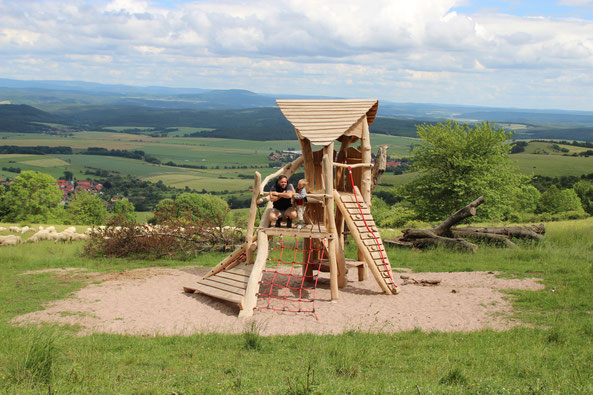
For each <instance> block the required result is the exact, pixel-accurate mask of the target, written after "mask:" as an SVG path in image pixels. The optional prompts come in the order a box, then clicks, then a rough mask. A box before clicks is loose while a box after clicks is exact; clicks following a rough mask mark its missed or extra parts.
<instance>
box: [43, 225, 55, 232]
mask: <svg viewBox="0 0 593 395" xmlns="http://www.w3.org/2000/svg"><path fill="white" fill-rule="evenodd" d="M45 230H47V231H48V232H50V233H54V232H55V231H56V227H55V226H48V227H47V228H45Z"/></svg>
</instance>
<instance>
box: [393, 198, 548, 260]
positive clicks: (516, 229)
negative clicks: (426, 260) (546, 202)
mask: <svg viewBox="0 0 593 395" xmlns="http://www.w3.org/2000/svg"><path fill="white" fill-rule="evenodd" d="M482 203H484V197H483V196H480V197H479V198H478V199H476V200H474V201H473V202H471V203H470V204H468V205H467V206H465V207H463V208H462V209H460V210H457V212H455V214H453V215H451V216H450V217H449V218H447V219H446V220H444V221H443V222H442V223H440V224H439V225H437V226H435V227H433V228H429V229H414V228H410V229H404V230H403V231H402V233H403V234H402V235H401V236H398V237H396V238H395V239H391V240H389V239H386V240H384V242H385V243H386V244H389V245H393V246H397V247H408V248H410V247H413V248H418V249H425V248H429V247H435V246H443V247H446V248H452V249H457V250H460V251H467V252H476V251H477V250H478V246H477V245H475V244H473V243H470V242H469V241H467V240H465V239H471V240H476V241H482V242H484V241H485V242H488V243H494V244H497V245H500V246H503V247H508V248H517V245H516V244H515V243H513V242H512V241H511V238H513V237H514V238H519V239H533V240H540V239H541V238H542V237H543V236H542V235H543V234H544V233H546V229H545V227H544V224H540V225H525V226H484V227H477V226H475V227H474V226H466V227H462V228H452V226H453V225H455V224H458V223H459V222H460V221H462V220H463V219H465V218H468V217H471V216H474V215H476V207H478V206H479V205H480V204H482Z"/></svg>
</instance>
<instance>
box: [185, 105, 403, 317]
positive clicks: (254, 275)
mask: <svg viewBox="0 0 593 395" xmlns="http://www.w3.org/2000/svg"><path fill="white" fill-rule="evenodd" d="M276 102H277V103H278V106H279V107H280V110H281V111H282V113H283V114H284V116H285V117H286V118H287V119H288V120H289V121H290V122H291V123H292V125H293V126H294V128H295V131H296V135H297V137H298V140H299V143H300V145H301V150H302V155H301V156H300V157H299V158H297V159H296V160H294V161H293V162H292V163H289V164H287V165H286V166H284V167H283V168H281V169H279V170H278V171H276V172H275V173H273V174H270V175H269V176H267V177H266V178H265V179H264V180H263V181H261V176H260V174H259V173H258V172H256V173H255V182H254V187H253V196H252V200H251V209H250V216H249V221H248V225H247V230H246V240H245V244H243V245H242V246H241V248H239V249H238V250H236V251H234V252H233V253H232V254H230V255H229V256H228V257H226V258H225V259H224V260H223V261H222V262H220V263H219V264H218V265H217V266H216V267H214V268H213V269H212V270H211V271H210V272H209V273H208V274H207V275H206V276H204V278H203V279H201V280H200V281H198V283H197V284H196V285H194V286H192V287H184V290H185V291H186V292H200V293H203V294H206V295H209V296H211V297H214V298H219V299H223V300H226V301H229V302H232V303H236V304H237V305H238V306H239V308H240V312H239V316H240V317H249V316H251V315H252V314H253V311H254V309H256V305H257V298H258V295H261V294H260V290H259V289H260V285H262V274H263V272H264V271H266V264H267V263H268V265H269V251H270V245H271V243H270V241H272V240H274V238H280V239H281V240H282V245H284V244H283V243H284V241H283V240H284V238H285V237H291V238H294V239H295V240H297V241H296V243H297V244H299V242H300V246H301V249H298V248H297V249H293V250H294V251H295V256H296V253H297V252H298V251H302V256H303V263H306V265H305V264H303V265H302V270H301V273H302V274H301V275H300V276H296V275H292V276H293V277H298V279H299V281H300V280H301V279H302V282H301V284H305V283H307V282H312V281H313V280H315V285H316V281H317V277H316V275H315V273H313V271H315V270H321V271H324V270H325V271H329V273H330V275H329V277H330V290H331V299H332V300H336V299H338V297H339V289H340V288H343V287H345V286H346V273H347V270H348V268H356V269H357V270H358V279H359V281H360V280H363V279H365V276H366V270H367V269H368V270H370V271H371V273H372V275H373V277H374V278H375V280H376V281H377V283H378V284H379V286H380V287H381V289H382V291H383V292H384V293H385V294H387V295H392V294H397V293H398V288H397V286H396V284H395V282H394V281H393V276H392V273H391V265H390V263H389V260H388V258H387V254H386V253H385V249H384V246H383V241H382V240H381V237H380V235H379V232H378V230H377V228H376V225H375V223H374V221H373V217H372V215H371V211H370V201H371V188H372V187H371V183H372V179H371V168H372V163H371V143H370V138H369V125H370V124H371V123H372V122H373V121H374V119H375V115H376V113H377V107H378V104H379V103H378V100H277V101H276ZM336 141H337V142H339V143H340V146H339V150H337V151H336V148H335V145H336ZM358 142H359V143H360V144H359V146H358V147H356V146H354V143H358ZM314 146H317V149H318V150H314V149H315V147H314ZM319 148H321V149H319ZM301 166H303V167H304V172H305V178H306V179H307V180H308V182H309V185H308V187H307V192H308V200H309V203H308V204H307V208H306V212H305V220H306V225H305V227H303V228H302V229H295V228H292V229H287V228H285V227H281V228H277V227H274V228H271V227H270V224H269V218H268V213H269V211H270V210H271V208H272V204H271V203H268V207H267V208H266V210H265V212H264V213H263V215H262V216H261V221H260V223H259V226H258V227H256V226H255V221H256V216H257V212H258V206H257V201H258V199H259V198H260V197H261V196H265V195H266V194H267V193H266V192H264V190H263V188H264V186H265V185H267V183H268V182H269V181H270V180H275V179H276V178H277V177H278V176H279V175H282V174H283V175H285V176H287V177H290V176H291V175H293V174H294V173H295V172H296V171H297V170H298V169H299V168H300V167H301ZM345 224H346V225H347V228H348V232H349V234H350V236H351V237H352V238H353V239H354V241H355V242H356V245H357V248H358V260H348V259H345V257H344V235H345V233H346V232H345ZM277 244H278V242H277ZM292 263H293V266H294V263H295V262H294V259H293V261H292ZM296 263H297V264H298V262H296ZM316 265H317V266H316ZM273 273H274V277H276V275H277V272H276V271H273ZM291 273H292V270H291ZM266 284H270V283H269V282H268V283H266ZM270 288H273V286H272V287H270ZM303 289H305V288H304V285H301V288H300V293H298V292H296V291H295V288H290V290H291V292H292V293H293V294H295V293H296V294H297V295H296V296H294V297H293V299H294V300H296V301H297V302H298V303H299V309H298V311H305V310H301V308H300V306H301V302H302V301H303V300H301V299H302V294H303V292H302V290H303ZM285 291H286V290H285ZM271 294H272V292H270V295H271ZM284 294H287V292H284ZM313 295H314V292H313ZM270 297H271V296H270ZM285 299H286V297H285ZM294 300H293V301H294ZM268 308H269V307H268ZM284 310H285V308H284ZM295 311H296V310H295ZM309 311H310V310H309ZM312 311H313V312H314V308H313V310H312Z"/></svg>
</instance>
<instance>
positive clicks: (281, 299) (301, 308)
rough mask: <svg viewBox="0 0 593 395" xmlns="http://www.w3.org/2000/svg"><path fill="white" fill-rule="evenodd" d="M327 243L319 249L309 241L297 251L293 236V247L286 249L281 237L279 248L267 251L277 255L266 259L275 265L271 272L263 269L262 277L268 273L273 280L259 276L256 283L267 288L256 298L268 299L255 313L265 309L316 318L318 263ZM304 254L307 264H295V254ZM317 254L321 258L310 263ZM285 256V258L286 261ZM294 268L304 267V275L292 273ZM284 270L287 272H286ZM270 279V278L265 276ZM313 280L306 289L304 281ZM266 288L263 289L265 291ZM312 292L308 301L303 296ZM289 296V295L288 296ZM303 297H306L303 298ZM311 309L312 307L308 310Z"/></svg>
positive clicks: (324, 241)
mask: <svg viewBox="0 0 593 395" xmlns="http://www.w3.org/2000/svg"><path fill="white" fill-rule="evenodd" d="M326 243H327V240H326V239H323V246H322V247H321V248H313V238H309V248H308V249H306V250H303V249H301V248H299V239H298V237H296V236H295V246H294V247H289V246H287V245H286V244H285V243H284V237H283V236H282V235H280V246H279V247H276V248H270V252H274V251H279V257H278V258H270V257H268V262H276V267H275V268H274V269H264V270H263V272H264V275H265V273H269V274H270V275H271V276H272V278H271V279H270V280H265V279H264V278H263V276H262V280H261V281H260V282H259V284H260V289H261V288H268V287H267V286H268V285H269V289H268V291H267V293H266V292H258V293H257V296H263V297H264V298H267V303H266V306H260V307H256V309H268V310H274V311H285V312H292V313H313V315H315V318H318V317H317V314H316V313H315V291H316V289H317V281H318V279H319V269H320V268H321V261H322V260H323V255H324V251H325V248H324V247H325V246H326ZM286 251H294V254H293V253H289V254H285V252H286ZM305 251H306V252H307V260H306V262H298V261H297V254H298V253H299V252H305ZM315 251H320V257H319V259H318V260H315V262H312V261H311V258H312V255H313V252H315ZM286 255H288V257H285V256H286ZM295 265H298V266H301V265H305V268H304V269H305V270H304V273H305V274H303V275H301V274H297V273H295V272H294V269H295ZM310 267H312V268H313V271H315V270H316V271H317V274H307V273H310V272H311V270H310V269H309V268H310ZM284 268H289V269H288V270H286V269H284ZM267 277H269V276H267ZM307 280H313V285H312V286H311V287H306V286H305V281H307ZM264 284H265V287H264ZM310 291H312V297H311V298H307V297H306V293H308V292H310ZM289 292H290V293H291V294H292V295H291V294H289ZM304 294H305V295H304ZM308 306H311V307H308Z"/></svg>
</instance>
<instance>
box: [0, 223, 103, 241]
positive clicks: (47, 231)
mask: <svg viewBox="0 0 593 395" xmlns="http://www.w3.org/2000/svg"><path fill="white" fill-rule="evenodd" d="M8 230H9V231H10V232H11V233H20V234H22V235H24V234H25V233H27V232H35V234H34V235H33V236H31V237H29V238H28V239H25V240H24V241H23V239H22V238H21V236H17V235H7V236H0V246H11V245H12V246H13V245H18V244H21V243H23V242H24V243H37V242H38V241H41V240H53V241H54V242H55V243H57V242H59V241H61V242H66V241H74V240H85V239H88V238H89V234H90V233H91V232H92V231H93V228H88V229H87V230H86V231H85V232H84V233H76V228H75V227H74V226H71V227H69V228H67V229H64V230H63V231H62V232H57V231H56V228H55V227H53V226H48V227H47V228H44V227H43V226H39V228H38V229H37V230H35V228H30V227H28V226H23V227H22V228H21V227H18V226H11V227H10V228H9V229H8ZM3 231H6V228H4V227H1V226H0V232H3Z"/></svg>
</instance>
